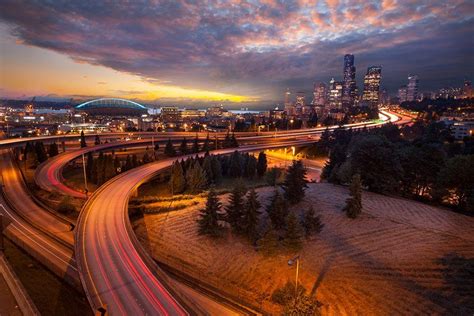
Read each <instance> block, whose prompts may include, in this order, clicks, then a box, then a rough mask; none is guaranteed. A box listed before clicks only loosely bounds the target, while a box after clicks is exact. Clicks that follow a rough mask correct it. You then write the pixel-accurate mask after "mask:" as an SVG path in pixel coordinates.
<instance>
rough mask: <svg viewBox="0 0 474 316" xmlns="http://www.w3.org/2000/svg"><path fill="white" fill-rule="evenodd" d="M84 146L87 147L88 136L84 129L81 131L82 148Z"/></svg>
mask: <svg viewBox="0 0 474 316" xmlns="http://www.w3.org/2000/svg"><path fill="white" fill-rule="evenodd" d="M84 147H87V143H86V136H85V135H84V131H81V148H84Z"/></svg>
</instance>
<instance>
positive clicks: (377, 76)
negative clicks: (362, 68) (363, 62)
mask: <svg viewBox="0 0 474 316" xmlns="http://www.w3.org/2000/svg"><path fill="white" fill-rule="evenodd" d="M381 79H382V66H371V67H369V68H367V74H366V75H365V77H364V92H363V95H362V101H363V103H365V104H366V105H368V106H370V107H374V108H375V107H377V106H378V104H379V91H380V80H381Z"/></svg>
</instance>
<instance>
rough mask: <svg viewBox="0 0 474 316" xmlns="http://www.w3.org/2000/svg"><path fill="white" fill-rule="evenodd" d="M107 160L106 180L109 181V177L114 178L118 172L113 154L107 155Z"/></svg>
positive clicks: (105, 167) (105, 168)
mask: <svg viewBox="0 0 474 316" xmlns="http://www.w3.org/2000/svg"><path fill="white" fill-rule="evenodd" d="M104 159H105V161H104V165H103V168H104V182H106V181H108V180H109V179H112V178H113V177H114V176H115V174H116V172H115V168H114V160H113V158H112V155H105V158H104Z"/></svg>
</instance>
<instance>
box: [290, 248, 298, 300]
mask: <svg viewBox="0 0 474 316" xmlns="http://www.w3.org/2000/svg"><path fill="white" fill-rule="evenodd" d="M295 263H296V278H295V301H296V298H297V297H298V273H299V270H300V255H297V256H295V257H293V258H291V259H290V260H288V265H289V266H290V267H291V266H292V265H293V264H295Z"/></svg>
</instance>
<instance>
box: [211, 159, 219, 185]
mask: <svg viewBox="0 0 474 316" xmlns="http://www.w3.org/2000/svg"><path fill="white" fill-rule="evenodd" d="M210 157H211V169H212V181H213V182H214V183H215V184H217V183H220V182H221V180H222V166H221V162H220V160H219V159H218V158H217V157H216V156H210Z"/></svg>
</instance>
